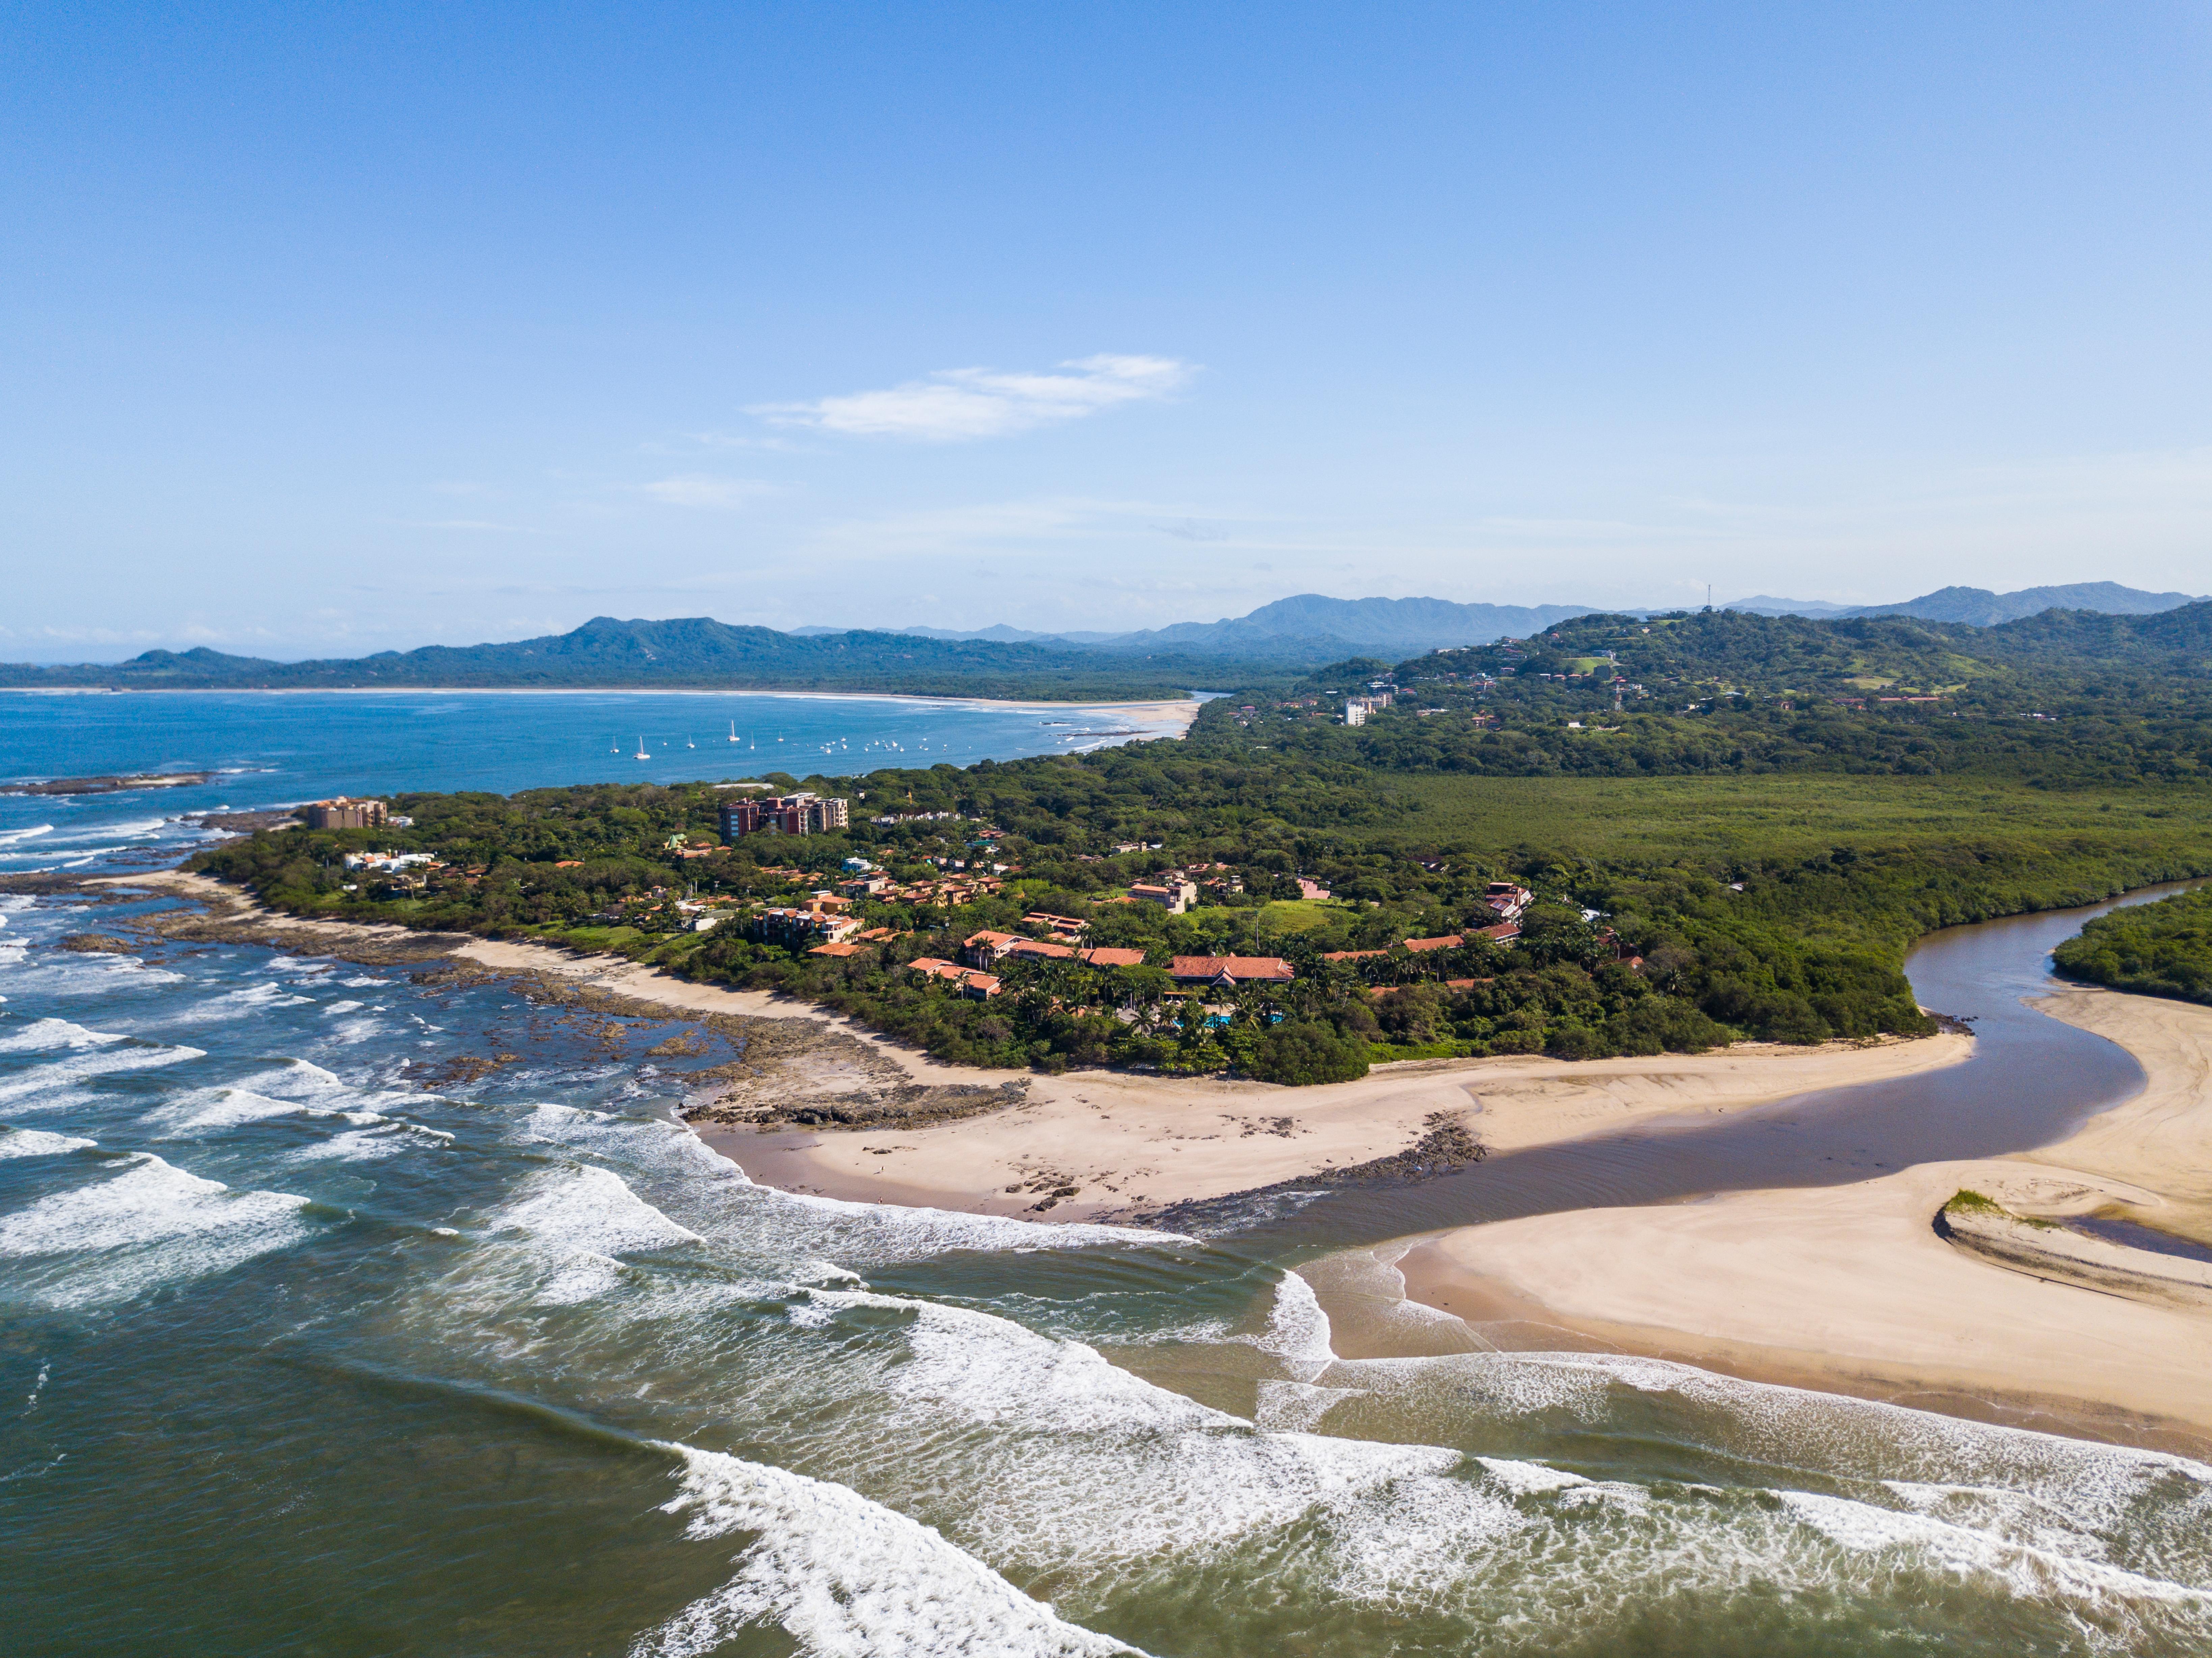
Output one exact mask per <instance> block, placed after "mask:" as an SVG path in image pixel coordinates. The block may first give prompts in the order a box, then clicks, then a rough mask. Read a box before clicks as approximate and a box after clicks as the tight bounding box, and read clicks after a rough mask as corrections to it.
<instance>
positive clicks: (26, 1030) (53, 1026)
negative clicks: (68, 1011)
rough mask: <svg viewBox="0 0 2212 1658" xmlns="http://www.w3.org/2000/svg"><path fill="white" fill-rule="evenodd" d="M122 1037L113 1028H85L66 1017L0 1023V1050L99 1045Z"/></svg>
mask: <svg viewBox="0 0 2212 1658" xmlns="http://www.w3.org/2000/svg"><path fill="white" fill-rule="evenodd" d="M124 1040H125V1038H124V1037H123V1036H122V1035H119V1034H118V1033H116V1032H114V1031H110V1030H92V1029H87V1028H86V1027H85V1026H83V1025H81V1024H75V1023H71V1022H70V1021H69V1020H67V1019H34V1020H33V1021H32V1022H31V1023H29V1024H27V1025H21V1026H18V1027H14V1028H6V1027H0V1054H27V1053H37V1052H40V1051H42V1050H45V1049H51V1048H98V1047H100V1046H102V1045H104V1044H106V1043H108V1042H122V1041H124Z"/></svg>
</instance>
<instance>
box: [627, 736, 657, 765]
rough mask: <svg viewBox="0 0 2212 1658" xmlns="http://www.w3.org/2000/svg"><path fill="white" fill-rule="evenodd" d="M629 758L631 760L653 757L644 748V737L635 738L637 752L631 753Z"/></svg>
mask: <svg viewBox="0 0 2212 1658" xmlns="http://www.w3.org/2000/svg"><path fill="white" fill-rule="evenodd" d="M630 758H631V759H633V760H650V759H652V758H653V756H652V755H651V754H650V753H648V752H647V750H646V746H645V739H644V738H642V737H641V738H638V739H637V752H636V753H635V754H634V755H632V756H630Z"/></svg>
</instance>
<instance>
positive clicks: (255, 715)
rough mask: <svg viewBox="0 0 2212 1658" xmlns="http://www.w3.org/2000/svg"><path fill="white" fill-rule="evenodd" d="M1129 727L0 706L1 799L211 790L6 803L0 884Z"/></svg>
mask: <svg viewBox="0 0 2212 1658" xmlns="http://www.w3.org/2000/svg"><path fill="white" fill-rule="evenodd" d="M1132 728H1133V722H1132V721H1131V720H1129V719H1128V718H1127V717H1126V714H1125V713H1124V712H1123V711H1121V710H1118V709H1114V708H1106V709H1103V710H1102V709H1099V708H1080V707H1077V708H1063V707H1053V706H1049V705H1047V706H1026V705H1024V706H1009V705H1006V704H1003V703H991V702H945V701H936V700H925V699H921V698H912V697H908V698H899V697H827V696H764V695H722V694H720V693H711V692H697V693H687V692H673V691H562V692H528V691H507V692H501V691H489V692H459V691H392V692H355V693H349V692H300V693H296V694H295V693H289V692H288V693H283V694H271V693H267V692H258V693H257V692H250V691H172V692H158V693H150V694H126V695H35V694H31V693H26V692H21V691H13V692H11V691H0V783H4V782H8V781H11V780H32V779H43V778H49V777H88V776H99V775H103V774H135V773H138V772H150V771H187V772H190V771H215V772H216V773H217V774H218V775H216V777H214V778H213V779H211V780H210V782H209V783H208V784H207V785H205V786H195V787H188V788H174V789H161V790H156V791H142V792H137V793H128V794H116V795H76V796H55V795H35V796H22V795H0V871H5V870H10V869H17V870H24V869H46V868H70V867H73V866H76V865H82V864H84V863H87V862H88V861H89V860H93V859H101V858H112V857H113V856H116V855H118V853H121V852H126V851H133V850H136V851H144V850H146V849H149V848H156V849H159V848H169V849H176V848H179V847H182V846H183V845H184V844H185V843H187V842H197V841H204V839H205V838H206V837H205V836H204V835H201V834H200V833H199V832H198V831H197V830H195V829H192V828H191V826H190V825H189V824H188V823H184V822H182V821H181V820H182V819H184V818H186V817H190V816H191V815H192V814H195V813H200V814H204V813H206V812H210V811H224V810H246V809H250V808H252V807H257V806H264V805H284V804H289V803H291V802H294V801H298V800H306V799H319V798H322V797H325V796H328V795H333V794H370V795H374V794H383V793H393V792H396V791H398V790H403V789H489V790H494V791H495V792H497V793H501V794H512V793H515V792H516V791H517V790H520V789H527V788H544V787H547V786H551V785H555V784H563V783H597V782H607V781H617V782H663V783H665V782H676V781H679V780H691V779H697V778H702V777H705V778H714V779H721V778H726V777H754V776H758V775H761V774H763V773H766V772H770V771H782V772H788V773H791V774H793V775H794V776H800V777H804V776H805V775H807V774H810V773H814V772H829V773H843V774H850V773H854V772H863V771H867V770H870V769H872V768H875V767H878V766H890V765H896V766H934V765H953V766H968V765H973V764H974V763H975V762H976V761H978V760H983V759H994V760H1011V759H1015V758H1018V757H1020V756H1026V755H1034V754H1052V753H1063V752H1066V751H1068V750H1081V749H1087V748H1092V747H1096V746H1097V745H1099V744H1105V743H1112V742H1118V741H1124V740H1127V735H1126V734H1127V732H1130V731H1131V730H1132ZM732 732H735V733H736V736H735V738H734V739H733V738H732ZM641 751H642V752H643V753H644V754H646V755H647V756H648V757H647V758H645V759H642V760H641V759H640V758H638V757H637V756H638V755H639V754H640V752H641Z"/></svg>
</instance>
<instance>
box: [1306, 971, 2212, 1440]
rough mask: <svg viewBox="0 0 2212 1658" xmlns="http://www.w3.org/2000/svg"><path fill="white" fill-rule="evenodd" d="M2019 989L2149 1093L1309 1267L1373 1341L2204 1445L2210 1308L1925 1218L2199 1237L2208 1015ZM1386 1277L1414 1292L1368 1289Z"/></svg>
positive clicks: (2143, 1000)
mask: <svg viewBox="0 0 2212 1658" xmlns="http://www.w3.org/2000/svg"><path fill="white" fill-rule="evenodd" d="M2038 1005H2039V1006H2040V1007H2041V1009H2042V1010H2043V1011H2045V1012H2048V1013H2050V1014H2051V1015H2052V1016H2053V1017H2057V1018H2061V1019H2063V1020H2065V1021H2066V1022H2067V1023H2071V1024H2075V1025H2077V1026H2079V1027H2081V1028H2082V1029H2087V1030H2090V1031H2093V1032H2095V1033H2097V1034H2099V1035H2104V1036H2106V1037H2107V1038H2109V1039H2110V1040H2112V1041H2113V1042H2117V1043H2118V1044H2120V1045H2121V1046H2122V1047H2124V1048H2126V1049H2127V1050H2128V1051H2129V1052H2130V1054H2133V1055H2134V1056H2135V1057H2136V1060H2138V1062H2139V1063H2141V1065H2142V1066H2143V1068H2144V1070H2145V1072H2147V1073H2148V1078H2149V1081H2148V1086H2147V1087H2145V1088H2144V1089H2143V1090H2142V1091H2141V1092H2140V1093H2138V1094H2136V1096H2134V1097H2132V1098H2130V1099H2128V1100H2126V1101H2124V1102H2121V1103H2120V1104H2118V1105H2117V1106H2115V1107H2113V1108H2112V1109H2110V1110H2108V1111H2106V1112H2104V1113H2102V1114H2099V1115H2097V1116H2095V1117H2093V1118H2091V1119H2090V1120H2089V1121H2087V1123H2086V1124H2084V1125H2083V1126H2082V1127H2081V1128H2079V1129H2078V1130H2077V1131H2076V1132H2075V1133H2073V1134H2072V1135H2070V1136H2069V1137H2068V1138H2066V1139H2063V1140H2061V1141H2059V1142H2057V1144H2054V1145H2047V1146H2044V1147H2040V1148H2039V1149H2037V1150H2034V1151H2026V1152H2022V1153H2019V1154H2015V1155H2012V1156H2007V1157H1983V1158H1974V1159H1969V1160H1960V1161H1948V1162H1936V1163H1923V1164H1919V1165H1917V1166H1915V1167H1913V1168H1911V1169H1905V1170H1904V1171H1902V1172H1901V1173H1899V1174H1895V1175H1889V1176H1887V1177H1885V1178H1882V1179H1879V1180H1871V1181H1858V1182H1856V1183H1852V1184H1848V1185H1841V1186H1829V1187H1797V1188H1790V1189H1785V1190H1771V1191H1749V1192H1731V1193H1723V1194H1721V1195H1719V1196H1716V1197H1712V1198H1709V1199H1702V1200H1699V1201H1696V1202H1691V1203H1682V1204H1671V1205H1662V1206H1644V1207H1632V1208H1618V1209H1592V1210H1579V1211H1574V1212H1565V1213H1553V1214H1545V1215H1535V1216H1530V1217H1527V1218H1521V1219H1515V1220H1509V1221H1502V1222H1498V1223H1496V1224H1491V1225H1485V1226H1472V1227H1462V1228H1457V1229H1455V1230H1449V1231H1446V1232H1443V1233H1439V1234H1433V1235H1429V1236H1420V1237H1413V1238H1407V1239H1401V1240H1397V1241H1395V1242H1394V1243H1392V1244H1389V1245H1384V1246H1381V1247H1379V1248H1376V1249H1372V1250H1365V1251H1346V1252H1344V1253H1343V1254H1341V1255H1340V1256H1338V1257H1335V1258H1332V1259H1331V1260H1328V1261H1325V1262H1322V1263H1316V1267H1315V1269H1314V1270H1315V1272H1316V1278H1317V1279H1318V1280H1319V1281H1320V1282H1321V1283H1322V1284H1325V1285H1333V1286H1334V1287H1335V1288H1336V1290H1337V1291H1338V1292H1339V1293H1338V1297H1337V1306H1336V1308H1335V1309H1334V1310H1338V1311H1340V1312H1341V1313H1342V1314H1343V1315H1344V1318H1343V1325H1344V1327H1345V1328H1346V1333H1347V1334H1348V1335H1350V1336H1351V1338H1352V1339H1353V1340H1354V1341H1355V1343H1356V1344H1357V1345H1360V1346H1361V1347H1362V1348H1363V1349H1364V1351H1371V1352H1376V1353H1381V1352H1389V1351H1449V1350H1450V1349H1451V1348H1452V1347H1454V1346H1455V1345H1456V1346H1481V1345H1509V1346H1515V1347H1521V1348H1543V1347H1547V1346H1562V1347H1570V1348H1587V1347H1596V1348H1604V1349H1610V1350H1614V1351H1624V1352H1631V1353H1640V1354H1647V1355H1650V1356H1652V1357H1667V1358H1673V1359H1678V1360H1683V1361H1686V1362H1688V1363H1694V1364H1698V1365H1701V1366H1704V1367H1705V1368H1709V1369H1716V1370H1726V1371H1729V1372H1730V1373H1732V1374H1736V1375H1742V1376H1754V1377H1758V1378H1760V1379H1765V1380H1778V1381H1784V1382H1792V1383H1796V1384H1797V1385H1806V1386H1814V1387H1820V1388H1827V1389H1830V1390H1832V1391H1837V1392H1843V1393H1850V1394H1860V1395H1863V1396H1868V1397H1875V1398H1883V1399H1889V1400H1895V1401H1897V1402H1899V1403H1906V1404H1923V1405H1927V1406H1930V1407H1933V1408H1939V1409H1944V1410H1948V1411H1952V1412H1954V1413H1959V1414H1968V1415H1976V1414H1989V1415H1997V1416H2001V1417H2002V1418H2004V1419H2008V1420H2015V1421H2020V1422H2022V1423H2024V1424H2027V1425H2037V1424H2039V1423H2040V1424H2042V1425H2048V1426H2051V1427H2052V1428H2053V1429H2054V1430H2057V1431H2063V1432H2069V1433H2089V1434H2093V1435H2098V1436H2111V1437H2115V1438H2121V1439H2126V1440H2130V1441H2131V1442H2137V1443H2146V1444H2162V1445H2168V1446H2174V1447H2184V1446H2185V1447H2188V1448H2193V1449H2195V1450H2197V1451H2199V1452H2201V1451H2203V1450H2205V1449H2212V1381H2208V1380H2207V1378H2208V1376H2212V1306H2207V1305H2204V1304H2201V1303H2200V1304H2196V1305H2191V1304H2188V1303H2186V1302H2185V1301H2181V1300H2175V1299H2172V1298H2166V1299H2160V1298H2154V1297H2139V1296H2135V1295H2124V1294H2115V1293H2112V1292H2111V1291H2106V1290H2100V1289H2096V1288H2091V1287H2086V1286H2085V1285H2083V1284H2078V1283H2073V1282H2067V1281H2064V1278H2065V1272H2064V1262H2063V1260H2053V1261H2052V1262H2051V1263H2050V1264H2049V1265H2048V1267H2047V1269H2045V1270H2039V1269H2038V1268H2037V1267H2036V1266H2033V1265H2032V1264H2031V1265H2021V1264H2017V1263H2004V1262H2000V1261H1997V1260H1991V1259H1990V1258H1989V1257H1987V1256H1986V1255H1984V1254H1978V1253H1976V1252H1975V1251H1973V1250H1972V1249H1970V1248H1964V1247H1961V1245H1960V1242H1954V1241H1951V1240H1948V1239H1947V1238H1946V1237H1945V1236H1942V1235H1941V1234H1940V1233H1939V1231H1938V1230H1937V1228H1936V1224H1935V1218H1936V1212H1937V1211H1938V1210H1939V1209H1940V1208H1941V1207H1942V1206H1943V1204H1944V1203H1945V1201H1946V1200H1947V1199H1949V1198H1950V1197H1951V1196H1952V1195H1953V1194H1954V1193H1956V1192H1958V1191H1960V1190H1961V1189H1966V1190H1972V1191H1976V1192H1979V1193H1984V1195H1986V1196H1988V1197H1989V1198H1990V1199H1994V1200H1995V1201H1996V1202H1998V1203H2000V1204H2002V1206H2004V1207H2005V1208H2007V1209H2008V1210H2009V1211H2011V1212H2013V1213H2015V1214H2017V1215H2021V1216H2027V1217H2041V1218H2056V1217H2063V1216H2069V1215H2072V1216H2080V1215H2092V1214H2094V1215H2104V1216H2112V1217H2119V1218H2127V1219H2130V1220H2133V1221H2136V1222H2137V1223H2140V1224H2146V1225H2149V1226H2152V1227H2154V1228H2157V1229H2160V1230H2164V1231H2166V1232H2170V1233H2172V1234H2174V1235H2176V1236H2181V1237H2184V1238H2190V1239H2194V1240H2196V1241H2197V1242H2212V1085H2208V1084H2212V1008H2205V1007H2198V1006H2193V1005H2190V1004H2187V1003H2182V1002H2174V1001H2166V1000H2160V999H2154V998H2149V997H2136V996H2129V995H2124V994H2121V993H2115V992H2110V991H2103V990H2095V989H2088V988H2075V987H2067V988H2064V989H2062V990H2060V991H2058V992H2057V993H2054V994H2051V995H2049V996H2046V997H2045V998H2043V999H2041V1000H2040V1001H2039V1004H2038ZM2061 1243H2062V1245H2063V1235H2062V1238H2061ZM1399 1278H1402V1293H1403V1294H1404V1296H1406V1297H1408V1298H1409V1300H1410V1302H1411V1303H1417V1304H1418V1305H1417V1306H1405V1307H1398V1308H1393V1307H1392V1306H1391V1305H1390V1304H1389V1303H1390V1302H1391V1299H1392V1296H1393V1293H1394V1291H1395V1289H1396V1287H1397V1286H1396V1285H1395V1284H1393V1282H1392V1280H1394V1279H1399ZM1324 1299H1325V1304H1326V1303H1327V1301H1328V1297H1325V1298H1324ZM1419 1309H1428V1310H1427V1311H1426V1312H1425V1313H1424V1312H1423V1311H1421V1310H1419ZM1439 1315H1444V1316H1439Z"/></svg>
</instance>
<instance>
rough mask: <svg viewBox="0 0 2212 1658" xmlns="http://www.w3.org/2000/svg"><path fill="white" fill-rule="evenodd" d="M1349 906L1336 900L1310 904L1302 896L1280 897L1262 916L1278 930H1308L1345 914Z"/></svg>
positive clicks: (1269, 924) (1263, 911) (1268, 924)
mask: <svg viewBox="0 0 2212 1658" xmlns="http://www.w3.org/2000/svg"><path fill="white" fill-rule="evenodd" d="M1347 908H1350V906H1349V905H1346V904H1342V903H1338V902H1334V900H1332V901H1331V902H1328V903H1320V904H1310V903H1308V902H1305V901H1304V899H1300V898H1278V899H1275V900H1274V901H1273V902H1271V903H1269V904H1268V905H1267V908H1265V909H1263V910H1262V911H1261V919H1262V920H1264V921H1265V922H1266V924H1267V926H1270V927H1272V928H1273V930H1274V931H1276V932H1310V931H1312V929H1314V928H1315V927H1317V926H1322V925H1324V924H1325V923H1327V922H1328V920H1330V919H1331V918H1332V917H1334V916H1339V915H1341V914H1344V912H1345V911H1346V909H1347Z"/></svg>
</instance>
